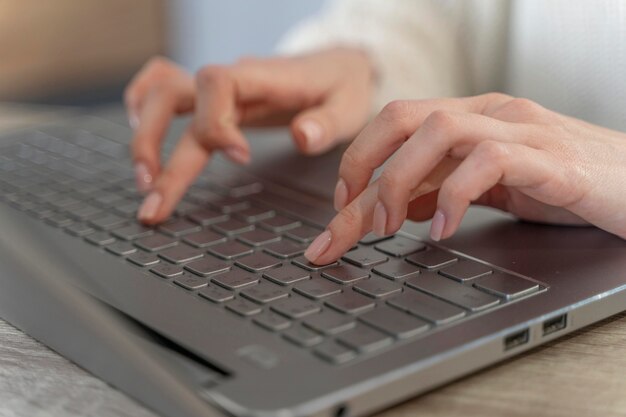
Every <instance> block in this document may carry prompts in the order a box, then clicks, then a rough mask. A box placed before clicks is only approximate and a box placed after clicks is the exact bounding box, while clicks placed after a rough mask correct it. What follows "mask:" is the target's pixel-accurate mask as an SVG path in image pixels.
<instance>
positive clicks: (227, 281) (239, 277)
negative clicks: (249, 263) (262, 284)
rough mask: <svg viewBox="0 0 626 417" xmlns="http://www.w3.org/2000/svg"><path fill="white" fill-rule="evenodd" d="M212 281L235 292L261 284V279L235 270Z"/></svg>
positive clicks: (217, 276) (215, 277)
mask: <svg viewBox="0 0 626 417" xmlns="http://www.w3.org/2000/svg"><path fill="white" fill-rule="evenodd" d="M212 281H213V282H214V283H216V284H218V285H221V286H222V287H224V288H227V289H229V290H235V289H238V288H242V287H245V286H248V285H252V284H256V283H257V282H259V277H258V276H256V275H254V274H251V273H250V272H247V271H243V270H241V269H233V270H232V271H229V272H226V273H223V274H219V275H216V276H214V277H213V278H212Z"/></svg>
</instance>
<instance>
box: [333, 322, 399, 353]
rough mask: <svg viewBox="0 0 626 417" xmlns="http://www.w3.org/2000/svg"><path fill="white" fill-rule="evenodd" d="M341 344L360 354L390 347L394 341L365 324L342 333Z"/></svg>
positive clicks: (339, 338) (340, 336) (339, 339)
mask: <svg viewBox="0 0 626 417" xmlns="http://www.w3.org/2000/svg"><path fill="white" fill-rule="evenodd" d="M337 340H338V341H339V343H341V344H343V345H346V346H348V347H350V348H352V349H354V350H357V351H359V352H371V351H374V350H378V349H381V348H384V347H386V346H389V345H390V344H391V342H392V339H391V338H390V337H389V336H387V335H386V334H384V333H381V332H379V331H378V330H374V329H372V328H371V327H368V326H366V325H364V324H357V325H356V327H354V328H353V329H351V330H348V331H346V332H344V333H341V334H340V335H339V337H338V338H337Z"/></svg>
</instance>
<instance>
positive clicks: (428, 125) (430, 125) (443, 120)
mask: <svg viewBox="0 0 626 417" xmlns="http://www.w3.org/2000/svg"><path fill="white" fill-rule="evenodd" d="M455 123H456V120H455V117H454V115H453V114H452V113H450V112H448V111H445V110H435V111H434V112H432V113H431V114H429V115H428V117H426V119H425V120H424V124H423V127H424V128H425V129H428V130H431V131H436V132H437V131H449V130H451V129H453V128H454V126H455Z"/></svg>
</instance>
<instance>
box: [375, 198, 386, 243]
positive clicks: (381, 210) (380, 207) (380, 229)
mask: <svg viewBox="0 0 626 417" xmlns="http://www.w3.org/2000/svg"><path fill="white" fill-rule="evenodd" d="M373 222H374V224H373V225H372V229H373V231H374V233H375V234H376V235H378V236H380V237H383V236H385V235H386V230H387V209H386V208H385V205H384V204H383V203H381V202H380V201H379V202H377V203H376V206H375V207H374V219H373Z"/></svg>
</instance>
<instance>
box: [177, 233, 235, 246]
mask: <svg viewBox="0 0 626 417" xmlns="http://www.w3.org/2000/svg"><path fill="white" fill-rule="evenodd" d="M226 240H227V238H226V236H224V235H221V234H219V233H217V232H213V231H211V230H201V231H199V232H195V233H192V234H190V235H187V236H185V237H184V238H183V241H184V242H185V243H189V244H190V245H192V246H195V247H197V248H205V247H207V246H211V245H215V244H217V243H222V242H226Z"/></svg>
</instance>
